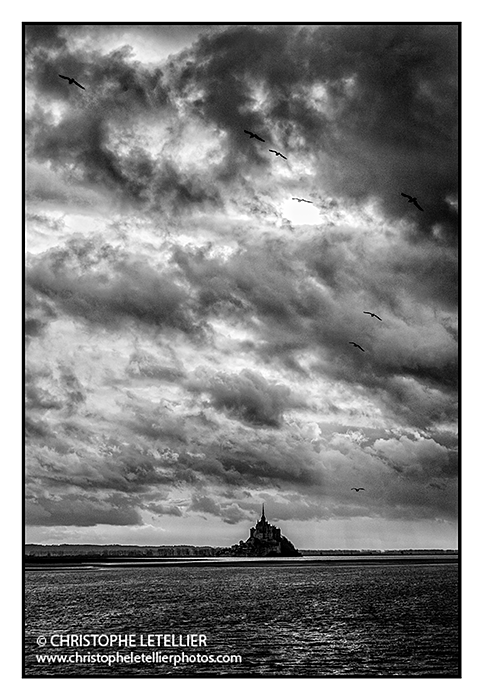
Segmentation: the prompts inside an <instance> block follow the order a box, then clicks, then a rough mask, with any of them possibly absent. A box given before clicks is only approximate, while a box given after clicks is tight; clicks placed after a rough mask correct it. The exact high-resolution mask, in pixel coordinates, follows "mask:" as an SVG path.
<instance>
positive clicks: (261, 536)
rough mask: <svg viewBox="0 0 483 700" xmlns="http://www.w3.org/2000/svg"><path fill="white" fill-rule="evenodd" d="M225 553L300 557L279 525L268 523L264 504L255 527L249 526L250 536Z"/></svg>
mask: <svg viewBox="0 0 483 700" xmlns="http://www.w3.org/2000/svg"><path fill="white" fill-rule="evenodd" d="M226 554H228V556H232V557H301V556H302V555H301V554H300V552H298V551H297V550H296V549H295V547H294V545H293V544H292V543H291V542H290V540H288V539H287V538H286V537H284V535H282V533H281V532H280V528H279V527H275V525H270V523H269V522H268V520H267V519H266V517H265V506H264V505H262V515H261V517H260V520H259V521H258V522H257V524H256V525H255V527H251V528H250V537H249V538H248V539H247V540H246V541H245V542H244V541H243V540H240V542H239V543H238V544H234V545H233V546H232V547H230V548H229V549H228V550H227V551H226Z"/></svg>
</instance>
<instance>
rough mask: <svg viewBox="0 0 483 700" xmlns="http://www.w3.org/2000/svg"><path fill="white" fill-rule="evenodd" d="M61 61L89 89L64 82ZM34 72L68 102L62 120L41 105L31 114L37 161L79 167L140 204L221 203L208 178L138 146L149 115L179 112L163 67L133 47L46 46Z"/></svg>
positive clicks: (36, 82)
mask: <svg viewBox="0 0 483 700" xmlns="http://www.w3.org/2000/svg"><path fill="white" fill-rule="evenodd" d="M59 65H61V66H62V70H61V71H60V72H61V73H62V74H65V75H74V76H77V78H78V80H80V82H81V83H82V84H83V85H85V86H86V92H85V93H81V92H80V91H78V92H79V94H77V93H73V92H72V86H70V85H68V84H67V83H66V82H65V81H63V80H61V79H59V77H58V73H59V70H60V69H59ZM28 76H29V80H30V83H31V85H33V86H34V87H35V89H36V90H37V91H40V92H41V94H42V95H43V97H44V98H45V97H47V96H50V97H51V98H54V99H56V100H58V101H60V102H61V104H62V107H63V110H62V115H61V117H60V118H59V119H53V117H52V115H51V114H50V113H49V112H48V111H47V110H46V109H44V108H43V107H42V106H41V104H37V105H36V107H35V109H33V110H32V111H31V113H30V114H29V118H28V121H27V136H28V143H29V154H30V156H31V158H32V159H35V160H37V161H40V162H46V161H48V162H49V163H51V164H52V167H54V168H57V169H58V168H62V169H64V170H66V171H67V173H68V175H69V177H70V178H72V170H73V171H74V174H75V177H76V178H77V179H80V181H82V182H84V183H86V184H88V185H90V186H97V187H98V186H100V185H103V186H105V187H107V188H108V189H109V190H111V191H112V192H113V193H115V194H117V195H119V196H122V198H123V200H124V201H125V200H126V199H127V200H128V201H129V202H130V203H131V204H134V205H136V204H137V205H141V206H142V205H151V206H153V207H154V208H155V209H156V208H158V209H159V208H162V210H163V211H166V209H168V208H172V209H173V211H174V212H175V213H176V212H179V211H182V210H183V209H184V208H186V207H189V206H193V205H203V204H204V203H206V204H211V205H213V204H218V205H219V204H220V198H219V195H218V191H217V188H216V187H215V185H214V183H213V182H210V181H209V179H206V178H204V179H203V178H202V177H201V176H197V175H196V174H194V173H191V172H189V171H188V170H183V169H182V168H180V167H179V166H178V165H177V164H176V163H175V161H174V160H173V158H172V157H171V156H169V155H168V154H164V155H163V158H162V159H159V158H158V157H154V156H153V155H152V154H151V153H148V152H147V151H146V150H145V149H144V148H143V147H142V146H141V145H139V143H138V144H137V145H136V133H138V134H139V136H142V135H143V126H144V122H143V120H145V119H147V120H151V122H153V120H154V119H155V120H162V121H166V117H167V116H168V115H171V117H172V116H173V115H175V114H176V113H175V111H174V107H173V105H171V104H170V99H169V95H168V91H167V88H166V87H165V86H164V85H163V83H162V72H161V71H160V69H158V68H146V67H145V66H143V65H142V64H140V63H139V62H138V61H135V60H133V58H132V56H131V52H130V49H129V47H127V46H126V47H123V48H122V49H118V50H116V51H113V52H111V53H109V54H108V55H102V54H99V53H95V52H88V51H87V52H86V51H83V52H82V53H81V52H79V53H69V52H68V51H65V52H63V53H59V52H56V51H51V52H45V51H39V52H37V53H36V54H35V60H32V62H31V65H29V70H28ZM139 120H141V121H139ZM179 123H180V122H179ZM119 139H120V141H121V143H122V144H123V145H126V144H128V143H129V146H130V147H129V150H126V149H119V148H118V147H117V142H118V140H119ZM133 140H134V145H133V143H132V141H133ZM138 140H139V139H138Z"/></svg>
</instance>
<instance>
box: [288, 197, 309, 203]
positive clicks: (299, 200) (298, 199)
mask: <svg viewBox="0 0 483 700" xmlns="http://www.w3.org/2000/svg"><path fill="white" fill-rule="evenodd" d="M292 199H295V200H296V201H297V202H307V204H313V202H311V201H309V200H308V199H300V197H292Z"/></svg>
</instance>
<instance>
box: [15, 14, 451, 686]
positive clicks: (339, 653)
mask: <svg viewBox="0 0 483 700" xmlns="http://www.w3.org/2000/svg"><path fill="white" fill-rule="evenodd" d="M180 15H181V11H180ZM275 20H276V17H275V13H274V21H273V22H272V23H260V24H256V23H246V24H236V23H205V24H203V23H201V24H190V23H178V24H175V23H144V24H143V23H139V24H135V23H130V24H127V23H112V24H110V23H99V22H93V23H70V22H69V23H64V24H62V23H61V24H54V23H52V22H39V23H31V22H26V21H23V22H22V49H21V50H22V55H23V68H24V90H23V119H24V123H23V146H24V152H25V164H24V178H23V197H24V204H25V213H24V234H23V242H24V252H25V263H24V273H23V278H24V279H23V281H24V287H25V288H24V292H23V310H24V311H25V321H24V324H23V329H24V333H25V350H24V358H23V366H24V370H25V379H24V388H25V403H24V409H23V414H24V415H23V427H24V435H23V443H24V450H23V463H24V464H23V494H22V496H23V499H22V500H23V502H24V504H23V516H24V527H23V528H22V530H23V541H22V554H23V577H24V580H23V586H24V588H23V623H22V627H23V669H22V678H23V679H25V678H38V679H42V678H65V679H72V680H74V679H76V678H112V679H116V678H126V679H127V678H137V679H141V678H150V679H164V678H170V679H176V678H179V679H183V678H184V679H189V678H191V679H209V678H212V679H221V678H237V679H243V678H251V679H255V678H266V679H270V678H272V679H273V678H287V679H289V678H298V679H309V678H311V679H328V678H367V679H369V678H386V679H389V678H394V679H396V678H399V679H401V678H441V679H445V678H446V679H459V678H461V644H460V641H461V590H460V589H461V580H460V566H459V564H460V502H461V493H460V482H461V478H460V477H461V474H460V471H461V470H460V458H459V437H460V436H459V433H460V430H459V428H460V411H459V399H460V394H459V391H460V389H459V383H460V382H459V380H460V353H459V350H460V344H459V334H458V322H459V316H460V278H461V274H460V257H459V247H460V208H459V201H460V189H461V188H460V180H461V178H460V163H461V156H460V142H461V127H460V117H461V99H460V89H461V80H460V78H461V23H460V22H437V21H436V22H434V23H431V22H421V23H417V22H414V21H407V22H394V23H390V22H354V23H352V22H344V23H341V22H339V23H334V22H329V23H323V22H321V23H287V22H278V23H277V22H276V21H275ZM65 687H66V686H65V685H64V689H65ZM104 687H105V686H104ZM386 688H387V686H386ZM67 692H68V690H67Z"/></svg>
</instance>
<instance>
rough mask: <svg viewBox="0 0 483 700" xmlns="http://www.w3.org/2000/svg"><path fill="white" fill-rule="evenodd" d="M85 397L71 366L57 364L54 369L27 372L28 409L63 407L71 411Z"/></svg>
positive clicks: (55, 408)
mask: <svg viewBox="0 0 483 700" xmlns="http://www.w3.org/2000/svg"><path fill="white" fill-rule="evenodd" d="M85 399H86V392H85V390H84V387H83V386H82V384H81V382H80V381H79V379H78V377H77V376H76V374H75V372H74V371H73V370H72V368H71V367H68V366H66V365H62V364H59V365H58V366H57V367H56V368H55V369H54V370H51V369H41V370H37V371H35V370H34V371H30V372H28V373H27V381H26V406H27V408H28V409H29V410H36V409H44V410H51V409H54V410H60V409H65V410H66V411H68V412H73V411H75V410H76V409H77V406H78V405H79V404H82V403H84V401H85Z"/></svg>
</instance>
